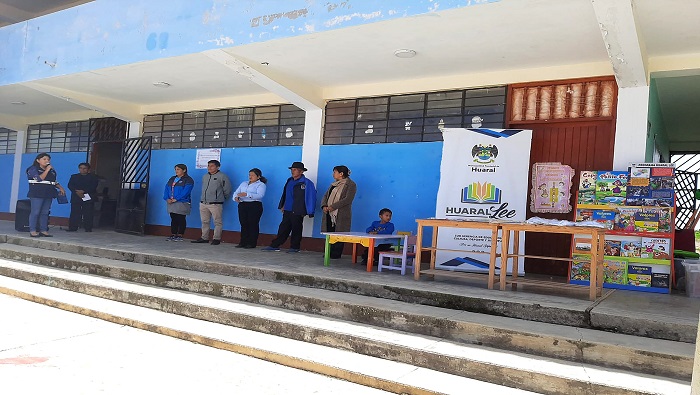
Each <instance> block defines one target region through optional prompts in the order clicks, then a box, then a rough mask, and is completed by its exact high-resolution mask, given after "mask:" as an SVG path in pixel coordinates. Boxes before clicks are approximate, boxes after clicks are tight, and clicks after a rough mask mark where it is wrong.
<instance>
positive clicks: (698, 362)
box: [690, 320, 700, 395]
mask: <svg viewBox="0 0 700 395" xmlns="http://www.w3.org/2000/svg"><path fill="white" fill-rule="evenodd" d="M699 321H700V320H699ZM699 344H700V324H699V325H698V334H697V336H696V337H695V360H694V361H693V381H692V382H691V383H690V395H700V347H698V345H699Z"/></svg>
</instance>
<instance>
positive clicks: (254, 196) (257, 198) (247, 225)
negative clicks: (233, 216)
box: [233, 168, 267, 248]
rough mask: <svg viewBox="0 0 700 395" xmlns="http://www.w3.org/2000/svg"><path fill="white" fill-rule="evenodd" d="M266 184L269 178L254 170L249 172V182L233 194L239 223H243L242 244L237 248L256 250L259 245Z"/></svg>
mask: <svg viewBox="0 0 700 395" xmlns="http://www.w3.org/2000/svg"><path fill="white" fill-rule="evenodd" d="M266 183H267V178H265V177H263V175H262V171H260V169H258V168H253V169H250V171H249V172H248V181H244V182H242V183H241V185H239V186H238V189H236V191H235V192H234V193H233V200H235V201H236V202H238V221H240V223H241V242H240V243H238V245H237V246H236V248H255V247H256V246H257V245H258V235H259V234H260V217H262V213H263V205H262V198H263V197H264V196H265V191H266V190H267V185H265V184H266Z"/></svg>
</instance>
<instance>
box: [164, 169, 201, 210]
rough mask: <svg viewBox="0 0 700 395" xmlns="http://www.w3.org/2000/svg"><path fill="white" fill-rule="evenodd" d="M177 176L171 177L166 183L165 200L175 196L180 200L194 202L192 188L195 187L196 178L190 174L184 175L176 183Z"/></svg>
mask: <svg viewBox="0 0 700 395" xmlns="http://www.w3.org/2000/svg"><path fill="white" fill-rule="evenodd" d="M175 178H177V177H175V176H172V177H170V179H169V180H168V182H167V183H166V184H165V190H164V191H163V200H168V199H170V198H174V199H175V200H177V201H178V202H184V203H192V198H191V196H190V195H191V194H192V188H193V187H194V180H193V179H192V177H190V176H188V175H184V176H182V178H180V179H179V180H178V181H177V183H175V185H173V182H174V181H175Z"/></svg>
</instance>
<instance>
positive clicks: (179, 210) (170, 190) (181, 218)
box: [163, 163, 194, 241]
mask: <svg viewBox="0 0 700 395" xmlns="http://www.w3.org/2000/svg"><path fill="white" fill-rule="evenodd" d="M192 187H194V180H193V179H192V177H190V176H188V175H187V166H186V165H183V164H182V163H179V164H177V165H175V175H174V176H172V177H170V179H169V180H168V182H167V184H165V191H164V193H163V200H165V201H166V202H167V203H168V213H170V233H172V235H171V236H170V237H168V238H167V239H166V240H167V241H182V235H184V234H185V229H186V228H187V216H188V215H189V214H190V210H191V208H192V199H191V195H192Z"/></svg>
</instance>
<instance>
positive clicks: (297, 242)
mask: <svg viewBox="0 0 700 395" xmlns="http://www.w3.org/2000/svg"><path fill="white" fill-rule="evenodd" d="M289 170H290V171H291V173H292V176H291V177H289V178H288V179H287V183H286V184H284V190H283V191H282V198H280V204H279V206H278V208H279V209H280V211H281V212H282V222H281V223H280V226H279V229H278V230H277V237H276V238H275V239H274V240H272V243H271V244H270V246H269V247H265V248H263V251H279V250H280V246H281V245H282V244H284V242H285V241H287V238H288V237H289V234H290V233H291V240H290V243H289V251H287V252H290V253H295V252H299V249H300V247H301V232H302V230H303V228H304V217H305V216H307V215H308V216H309V217H311V218H313V216H314V210H315V209H316V187H315V186H314V183H313V182H312V181H311V180H309V179H308V178H306V177H304V172H305V171H306V168H305V167H304V164H303V163H301V162H294V163H292V165H291V166H290V167H289Z"/></svg>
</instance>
